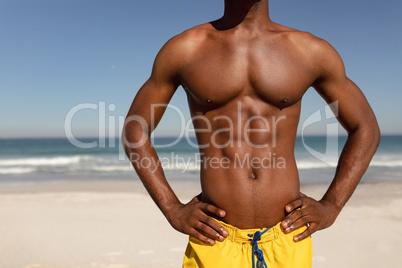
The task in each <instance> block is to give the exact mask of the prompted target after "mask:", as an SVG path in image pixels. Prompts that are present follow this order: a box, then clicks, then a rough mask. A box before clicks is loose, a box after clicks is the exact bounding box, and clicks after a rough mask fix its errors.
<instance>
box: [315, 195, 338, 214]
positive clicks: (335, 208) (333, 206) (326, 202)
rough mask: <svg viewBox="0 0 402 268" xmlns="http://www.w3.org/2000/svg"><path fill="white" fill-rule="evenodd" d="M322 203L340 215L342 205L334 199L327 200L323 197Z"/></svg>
mask: <svg viewBox="0 0 402 268" xmlns="http://www.w3.org/2000/svg"><path fill="white" fill-rule="evenodd" d="M319 202H320V203H321V204H322V205H324V206H325V207H326V208H327V209H329V210H330V211H331V212H332V213H333V214H335V215H336V216H338V215H339V213H340V212H341V210H342V207H343V206H342V205H339V204H337V203H336V202H335V201H333V200H327V199H324V198H323V199H321V200H320V201H319Z"/></svg>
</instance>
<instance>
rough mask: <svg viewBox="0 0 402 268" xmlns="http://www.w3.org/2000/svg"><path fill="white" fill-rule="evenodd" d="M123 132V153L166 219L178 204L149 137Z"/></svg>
mask: <svg viewBox="0 0 402 268" xmlns="http://www.w3.org/2000/svg"><path fill="white" fill-rule="evenodd" d="M133 132H135V131H131V133H130V131H128V130H125V133H126V135H125V138H124V139H123V143H124V144H123V145H124V149H125V152H126V154H127V156H128V158H129V160H130V162H131V163H132V165H133V167H134V169H135V170H136V172H137V174H138V176H139V178H140V179H141V181H142V183H143V184H144V186H145V188H146V190H147V191H148V193H149V195H150V196H151V197H152V199H153V200H154V202H155V203H156V205H157V206H158V207H159V209H160V210H161V211H162V213H163V214H164V215H165V216H166V217H168V213H169V211H170V209H171V207H172V206H174V205H176V204H178V203H180V201H179V199H178V198H177V196H176V195H175V193H174V192H173V190H172V188H171V187H170V185H169V183H168V182H167V180H166V177H165V174H164V172H163V169H162V166H161V164H160V161H159V157H158V155H157V153H156V151H155V149H154V148H153V146H152V143H151V140H150V138H149V136H148V135H147V134H146V133H144V132H137V133H136V134H134V133H133Z"/></svg>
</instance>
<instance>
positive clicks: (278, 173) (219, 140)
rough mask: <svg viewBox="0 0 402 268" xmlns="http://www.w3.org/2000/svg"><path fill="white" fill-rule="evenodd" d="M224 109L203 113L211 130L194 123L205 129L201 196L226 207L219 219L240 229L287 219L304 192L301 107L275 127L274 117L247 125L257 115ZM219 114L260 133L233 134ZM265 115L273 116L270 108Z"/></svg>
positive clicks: (201, 139)
mask: <svg viewBox="0 0 402 268" xmlns="http://www.w3.org/2000/svg"><path fill="white" fill-rule="evenodd" d="M219 110H220V109H218V111H216V113H215V112H213V111H211V112H210V113H209V114H208V113H207V114H205V115H204V116H205V118H206V119H208V120H209V122H212V123H211V128H210V129H209V130H210V131H208V132H206V131H205V129H206V126H205V125H201V123H200V122H194V121H193V123H194V127H195V129H203V130H204V131H202V132H198V133H196V134H197V140H198V142H199V144H201V145H204V146H203V147H200V153H201V160H202V161H201V187H202V195H201V200H202V201H203V202H207V203H210V204H212V205H215V206H217V207H219V208H221V209H223V210H225V212H226V215H225V217H224V218H220V220H222V221H224V222H226V223H228V224H231V225H233V226H236V227H237V228H241V229H250V228H264V227H271V226H274V225H276V224H277V223H278V222H280V221H282V220H283V218H284V217H285V206H286V205H287V204H288V203H290V202H291V201H293V200H295V199H297V198H298V197H299V196H300V185H299V176H298V171H297V167H296V162H295V159H294V143H295V138H296V128H297V123H298V115H299V113H298V110H299V108H297V107H295V110H294V111H292V109H289V110H288V112H286V113H284V112H281V114H286V115H287V117H286V120H282V121H281V122H280V123H279V124H277V126H276V128H275V131H274V128H273V127H272V126H273V125H272V121H270V122H268V121H269V120H268V121H267V122H268V123H266V124H265V125H264V124H262V123H261V122H262V121H264V120H261V122H260V121H258V120H254V121H253V122H251V124H249V125H247V123H246V121H247V119H249V118H251V117H253V116H255V113H250V110H243V113H241V114H240V115H239V114H235V113H232V112H227V111H233V110H234V109H232V108H231V109H228V110H225V111H223V110H220V111H219ZM277 111H278V109H277ZM225 112H227V113H225ZM216 114H220V115H222V114H227V115H228V117H230V118H231V119H233V120H232V121H233V123H232V125H230V127H231V128H234V129H236V128H237V127H239V126H241V127H244V126H249V127H250V128H253V129H254V130H256V129H257V130H258V131H245V132H244V131H241V132H238V133H236V132H234V133H229V130H228V129H230V128H229V124H227V123H226V122H225V121H224V120H214V119H213V117H214V116H216ZM262 116H263V117H265V118H268V119H269V118H274V117H272V113H270V112H269V111H268V113H264V114H262ZM208 117H209V118H208ZM239 118H240V119H239ZM276 118H278V115H277V114H276ZM238 119H239V120H238ZM200 121H201V122H204V121H205V120H200ZM268 124H270V126H269V127H268V126H267V125H268ZM264 126H266V130H267V131H264ZM268 129H269V131H268ZM224 130H227V131H224ZM211 216H213V217H216V216H215V215H211Z"/></svg>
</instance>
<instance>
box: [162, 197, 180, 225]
mask: <svg viewBox="0 0 402 268" xmlns="http://www.w3.org/2000/svg"><path fill="white" fill-rule="evenodd" d="M182 206H184V204H182V203H181V202H180V201H179V200H177V201H175V202H172V203H170V204H168V205H166V206H165V207H164V208H163V209H162V212H163V214H164V215H165V217H166V219H167V220H168V221H169V222H171V219H172V217H173V216H174V215H177V210H178V209H179V208H181V207H182Z"/></svg>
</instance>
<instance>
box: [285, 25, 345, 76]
mask: <svg viewBox="0 0 402 268" xmlns="http://www.w3.org/2000/svg"><path fill="white" fill-rule="evenodd" d="M282 34H283V35H284V38H286V39H287V41H288V42H289V43H290V44H291V46H292V47H293V48H294V49H295V51H298V52H299V53H300V54H301V55H303V58H304V60H305V61H308V62H309V63H310V64H311V65H312V66H313V67H314V69H315V70H316V72H317V75H318V76H321V75H323V74H325V73H329V72H337V73H343V72H344V65H343V61H342V58H341V56H340V55H339V53H338V52H337V51H336V49H335V48H334V47H333V46H332V45H331V44H330V43H329V42H327V41H326V40H324V39H322V38H320V37H317V36H315V35H313V34H312V33H310V32H306V31H299V30H294V29H292V30H288V31H284V32H283V33H282Z"/></svg>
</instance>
